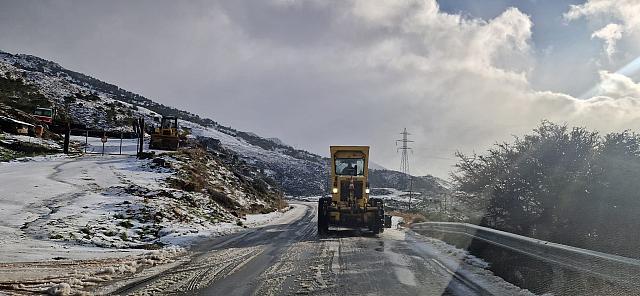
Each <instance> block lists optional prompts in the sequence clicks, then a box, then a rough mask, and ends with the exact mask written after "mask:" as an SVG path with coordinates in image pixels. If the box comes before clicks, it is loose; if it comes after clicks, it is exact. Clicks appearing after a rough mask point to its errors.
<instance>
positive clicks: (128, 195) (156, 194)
mask: <svg viewBox="0 0 640 296" xmlns="http://www.w3.org/2000/svg"><path fill="white" fill-rule="evenodd" d="M33 159H34V160H33V161H27V162H25V161H14V162H10V163H0V181H2V183H3V190H2V192H0V217H1V218H0V238H2V239H0V252H1V253H2V254H3V256H2V258H0V261H3V262H15V261H38V260H47V259H53V258H54V257H64V258H69V259H83V258H95V257H99V256H100V254H99V253H105V256H113V255H114V254H113V253H118V254H122V255H127V254H130V253H136V252H139V251H135V250H131V249H126V250H114V249H113V248H130V247H136V246H139V245H141V244H144V243H150V242H154V239H155V238H157V237H154V236H153V235H152V234H154V232H156V231H157V235H158V236H159V237H160V239H159V240H158V241H159V242H162V243H165V244H178V245H186V244H189V243H190V241H191V240H193V239H196V238H199V237H209V236H217V235H223V234H226V233H230V232H233V231H238V230H241V229H242V228H243V226H247V227H254V226H257V225H261V224H266V223H269V222H271V221H273V220H275V219H276V218H278V217H279V216H281V215H282V213H279V212H274V213H269V214H262V215H248V216H247V217H246V220H244V221H242V220H241V221H242V222H241V224H240V223H237V222H236V223H213V222H211V221H204V220H189V221H187V222H184V223H181V222H180V221H172V220H168V221H165V220H166V219H160V220H159V221H160V222H158V221H149V222H148V223H143V222H140V221H141V220H142V218H144V217H140V216H136V215H142V214H145V213H146V214H149V213H150V212H153V210H158V209H157V208H160V209H164V208H162V207H163V206H167V205H168V204H169V203H171V202H172V201H173V200H172V199H174V198H177V197H178V198H179V197H180V194H182V192H175V190H174V191H171V190H172V189H170V188H168V185H167V184H166V183H165V182H164V181H165V179H167V178H168V177H170V176H172V175H173V174H174V171H173V170H172V169H168V168H158V167H154V166H153V164H152V163H151V161H148V160H136V159H135V158H134V157H127V156H82V157H62V156H58V157H55V156H49V157H40V158H33ZM156 206H157V208H155V209H152V208H153V207H156ZM174 210H175V211H182V212H184V211H185V209H175V208H174ZM185 214H188V213H185ZM98 247H109V248H98Z"/></svg>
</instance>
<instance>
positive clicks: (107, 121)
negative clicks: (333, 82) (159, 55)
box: [0, 51, 327, 195]
mask: <svg viewBox="0 0 640 296" xmlns="http://www.w3.org/2000/svg"><path fill="white" fill-rule="evenodd" d="M0 79H4V80H6V81H9V82H15V84H18V86H20V85H21V84H24V85H25V87H30V88H35V90H37V91H39V94H40V95H42V97H43V98H44V99H45V101H46V102H43V101H42V100H38V101H37V102H35V99H34V102H31V103H30V104H26V103H25V102H24V101H25V100H26V99H25V98H24V97H21V98H18V97H16V98H6V100H7V102H4V103H5V104H7V105H10V106H18V105H20V106H22V109H25V110H22V111H24V112H27V113H30V112H31V111H32V110H30V109H33V108H34V107H35V106H36V105H45V106H52V107H54V108H55V109H56V110H57V113H58V114H59V116H66V115H67V114H68V116H69V117H70V118H71V120H72V122H73V126H74V127H76V128H87V129H97V130H107V131H114V130H122V131H132V130H133V128H132V124H131V123H132V122H133V120H134V119H136V118H140V117H143V118H145V121H146V123H147V124H149V125H154V124H157V123H156V122H155V121H156V120H157V118H159V117H160V116H161V115H174V116H178V117H179V118H180V119H181V120H180V125H182V127H184V128H187V129H189V130H191V132H192V133H193V135H195V136H201V137H210V138H213V139H216V140H219V141H220V142H221V143H222V145H223V146H224V147H225V148H228V149H229V150H230V151H232V152H234V153H237V154H238V156H239V157H241V158H242V159H244V160H246V161H247V162H248V163H251V164H254V165H255V166H257V167H259V168H261V169H263V170H264V171H265V173H266V174H268V175H270V176H271V177H272V178H274V179H275V180H276V182H277V183H278V184H279V185H280V186H281V187H282V188H283V189H284V190H285V191H286V192H287V193H288V194H290V195H311V194H320V193H323V192H325V191H326V186H325V183H326V179H327V178H326V177H325V176H326V170H325V160H324V159H323V158H322V157H320V156H318V155H315V154H312V153H308V152H306V151H303V150H299V149H295V148H293V147H291V146H288V145H286V144H284V143H282V141H280V140H278V139H266V138H262V137H260V136H258V135H255V134H253V133H250V132H242V131H237V130H234V129H232V128H230V127H225V126H222V125H219V124H218V123H216V122H215V121H213V120H211V119H207V118H201V117H199V116H198V115H195V114H193V113H190V112H186V111H182V110H178V109H175V108H172V107H168V106H165V105H162V104H158V103H155V102H153V101H151V100H149V99H147V98H145V97H142V96H140V95H137V94H134V93H131V92H128V91H126V90H123V89H120V88H119V87H117V86H115V85H112V84H108V83H105V82H102V81H100V80H97V79H95V78H92V77H89V76H86V75H83V74H81V73H77V72H74V71H70V70H67V69H65V68H63V67H61V66H60V65H58V64H56V63H54V62H50V61H47V60H44V59H40V58H38V57H34V56H30V55H14V54H9V53H6V52H2V51H0ZM0 98H1V96H0ZM20 101H22V102H20ZM1 103H3V101H2V100H0V104H1Z"/></svg>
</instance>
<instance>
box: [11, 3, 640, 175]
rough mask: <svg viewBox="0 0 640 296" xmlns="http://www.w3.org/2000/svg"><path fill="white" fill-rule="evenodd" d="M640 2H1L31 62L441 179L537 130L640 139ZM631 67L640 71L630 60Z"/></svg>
mask: <svg viewBox="0 0 640 296" xmlns="http://www.w3.org/2000/svg"><path fill="white" fill-rule="evenodd" d="M638 15H640V1H637V0H588V1H587V2H584V1H577V0H558V1H542V0H529V1H524V0H512V1H509V0H487V1H476V0H455V1H453V0H451V1H437V2H436V1H435V0H379V1H374V0H344V1H326V0H325V1H320V0H264V1H254V0H228V1H223V0H220V1H188V2H187V1H168V0H167V1H156V0H153V1H86V0H77V1H66V0H60V1H0V49H2V50H5V51H8V52H12V53H28V54H33V55H37V56H40V57H43V58H46V59H50V60H53V61H56V62H58V63H60V64H61V65H63V66H64V67H67V68H70V69H73V70H76V71H79V72H83V73H86V74H89V75H92V76H94V77H96V78H99V79H102V80H105V81H108V82H111V83H115V84H117V85H119V86H121V87H122V88H125V89H128V90H131V91H134V92H137V93H140V94H142V95H144V96H146V97H148V98H150V99H153V100H156V101H158V102H161V103H164V104H169V105H174V106H177V107H180V108H182V109H186V110H189V111H191V112H194V113H197V114H200V115H203V116H206V117H211V118H212V119H214V120H216V121H218V122H220V123H222V124H225V125H230V126H232V127H234V128H237V129H241V130H247V131H253V132H255V133H257V134H260V135H262V136H266V137H278V138H280V139H282V140H283V141H285V142H287V143H289V144H291V145H294V146H296V147H299V148H303V149H307V150H310V151H312V152H316V153H319V154H322V155H327V154H328V151H327V150H328V146H329V145H332V144H368V145H371V146H372V153H373V156H372V157H373V159H374V161H376V162H378V163H380V164H382V165H384V166H386V167H388V168H392V169H397V168H398V167H399V163H400V160H399V155H398V154H397V153H396V148H395V146H394V140H395V139H398V138H399V137H400V135H399V133H400V131H401V130H402V129H403V128H404V127H406V128H407V129H408V130H409V131H410V132H411V133H412V134H413V135H412V137H413V140H415V142H414V143H413V147H414V153H413V154H412V155H411V157H412V159H411V164H412V171H413V172H415V173H418V174H424V173H432V174H435V175H438V176H445V177H446V176H447V174H448V172H449V171H450V170H451V165H452V164H453V163H454V162H455V160H454V158H453V153H454V152H455V151H456V150H460V151H462V152H465V153H472V152H473V151H477V152H481V151H483V150H485V149H486V148H487V147H489V146H490V145H491V144H492V143H495V142H496V141H503V140H509V139H510V138H511V137H512V135H521V134H523V133H524V132H526V131H529V130H531V129H532V128H533V127H535V126H536V125H537V124H538V123H539V122H540V121H541V120H543V119H549V120H552V121H555V122H559V123H568V124H575V125H583V126H588V127H591V128H594V129H598V130H600V131H611V130H624V129H632V130H637V129H638V128H640V117H639V115H640V104H639V103H640V84H638V82H639V81H640V71H638V70H639V69H640V59H638V60H636V58H638V57H639V56H640V18H638V17H637V16H638ZM634 61H635V63H634Z"/></svg>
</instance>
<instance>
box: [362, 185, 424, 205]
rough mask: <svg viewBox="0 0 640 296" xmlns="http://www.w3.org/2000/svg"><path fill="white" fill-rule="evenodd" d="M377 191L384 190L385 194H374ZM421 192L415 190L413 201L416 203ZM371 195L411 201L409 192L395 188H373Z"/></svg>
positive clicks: (384, 198) (386, 198) (385, 198)
mask: <svg viewBox="0 0 640 296" xmlns="http://www.w3.org/2000/svg"><path fill="white" fill-rule="evenodd" d="M376 191H384V192H385V193H384V194H378V195H374V194H373V193H375V192H376ZM419 195H420V194H419V193H416V192H413V197H412V201H411V202H412V203H416V202H417V201H418V199H417V197H418V196H419ZM371 197H376V198H381V199H383V200H393V201H399V202H406V203H408V202H409V192H408V191H402V190H398V189H395V188H372V194H371Z"/></svg>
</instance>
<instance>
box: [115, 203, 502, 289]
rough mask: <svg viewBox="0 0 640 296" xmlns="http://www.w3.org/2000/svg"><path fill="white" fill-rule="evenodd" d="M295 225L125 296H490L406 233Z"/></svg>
mask: <svg viewBox="0 0 640 296" xmlns="http://www.w3.org/2000/svg"><path fill="white" fill-rule="evenodd" d="M301 206H304V207H305V210H304V214H303V215H301V216H300V217H298V218H297V219H295V220H294V221H292V222H291V223H288V224H281V225H270V226H265V227H262V228H258V229H251V230H247V231H245V232H242V233H237V234H234V235H228V236H224V237H220V238H217V239H214V240H211V241H208V242H205V243H201V244H200V245H198V246H197V247H195V248H194V250H193V251H194V254H196V255H194V256H193V258H192V259H191V260H190V261H188V262H186V263H184V264H181V265H179V266H177V267H175V268H172V269H170V270H167V271H166V272H164V273H162V274H160V275H158V276H155V277H152V278H150V279H147V280H145V281H141V282H138V283H135V284H132V285H129V286H127V287H125V288H123V289H121V290H120V291H119V294H123V295H125V294H126V295H158V294H169V295H298V294H306V295H487V294H491V293H489V292H487V291H486V290H484V289H482V288H480V287H479V286H477V285H475V284H474V283H472V282H469V281H468V280H465V279H464V278H461V277H460V276H458V275H457V274H456V273H455V272H452V271H451V270H449V269H447V268H446V267H445V266H443V265H442V264H441V263H439V262H438V261H437V260H435V258H433V257H432V256H431V255H430V254H429V253H428V252H426V251H424V248H423V247H422V246H421V244H424V243H425V242H422V241H420V240H417V239H416V238H415V237H412V235H411V234H407V233H406V232H404V231H401V230H396V229H387V230H386V231H385V232H384V233H382V234H380V235H378V236H373V235H370V234H367V233H366V232H360V231H356V230H334V231H332V233H331V234H330V235H328V236H325V237H318V235H317V232H316V207H315V205H314V204H313V203H303V204H301Z"/></svg>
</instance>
